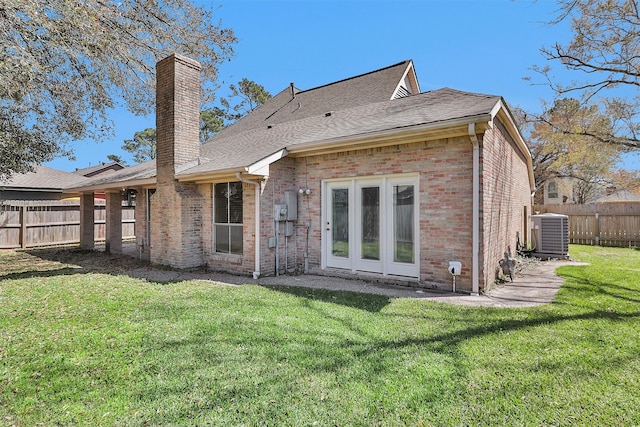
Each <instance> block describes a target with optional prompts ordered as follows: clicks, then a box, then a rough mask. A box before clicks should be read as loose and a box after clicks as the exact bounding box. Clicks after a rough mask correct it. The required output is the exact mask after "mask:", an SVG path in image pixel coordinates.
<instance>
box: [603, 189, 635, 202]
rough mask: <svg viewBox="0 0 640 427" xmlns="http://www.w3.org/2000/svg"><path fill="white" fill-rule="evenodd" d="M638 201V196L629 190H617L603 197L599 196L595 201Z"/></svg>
mask: <svg viewBox="0 0 640 427" xmlns="http://www.w3.org/2000/svg"><path fill="white" fill-rule="evenodd" d="M617 202H640V196H638V195H637V194H636V193H633V192H631V191H629V190H619V191H616V192H615V193H613V194H609V195H608V196H605V197H600V198H598V200H597V203H617Z"/></svg>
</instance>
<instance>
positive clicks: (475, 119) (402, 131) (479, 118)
mask: <svg viewBox="0 0 640 427" xmlns="http://www.w3.org/2000/svg"><path fill="white" fill-rule="evenodd" d="M492 119H493V116H492V115H491V114H489V113H485V114H478V115H475V116H468V117H461V118H456V119H451V120H441V121H436V122H431V123H424V124H421V125H412V126H405V127H398V128H393V129H386V130H382V131H374V132H368V133H363V134H360V135H355V137H356V138H354V135H348V136H341V137H337V138H329V139H323V140H314V141H312V142H308V143H302V144H296V145H291V146H288V147H287V151H288V152H289V154H302V153H305V152H308V151H315V150H318V149H323V150H324V149H331V148H334V147H335V148H342V149H344V147H345V144H348V143H352V145H356V144H359V143H368V142H371V140H372V139H379V140H384V139H389V138H391V137H394V136H397V135H400V136H402V138H403V139H406V137H407V136H411V135H420V134H424V133H427V132H429V131H439V130H444V129H447V128H452V127H456V126H460V127H464V128H466V126H467V125H468V124H469V123H474V124H476V123H487V124H488V123H490V122H491V120H492ZM463 134H466V129H465V131H464V132H463Z"/></svg>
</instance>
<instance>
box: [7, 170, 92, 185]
mask: <svg viewBox="0 0 640 427" xmlns="http://www.w3.org/2000/svg"><path fill="white" fill-rule="evenodd" d="M86 181H87V178H85V177H84V176H81V175H76V174H74V173H71V172H64V171H60V170H57V169H52V168H50V167H47V166H42V165H38V166H36V167H35V172H27V173H23V174H17V175H13V176H12V177H11V178H10V179H9V180H8V181H7V182H6V183H0V187H4V188H7V189H9V188H14V189H17V188H25V189H34V190H41V191H46V190H61V189H64V188H70V187H77V186H79V185H83V184H84V183H85V182H86Z"/></svg>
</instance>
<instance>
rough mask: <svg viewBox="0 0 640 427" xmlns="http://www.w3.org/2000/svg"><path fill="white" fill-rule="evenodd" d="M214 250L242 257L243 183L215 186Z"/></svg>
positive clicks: (226, 183) (225, 183) (227, 183)
mask: <svg viewBox="0 0 640 427" xmlns="http://www.w3.org/2000/svg"><path fill="white" fill-rule="evenodd" d="M213 229H214V250H215V252H218V253H223V254H235V255H242V246H243V239H242V183H241V182H223V183H218V184H214V186H213Z"/></svg>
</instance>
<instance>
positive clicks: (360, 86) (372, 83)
mask: <svg viewBox="0 0 640 427" xmlns="http://www.w3.org/2000/svg"><path fill="white" fill-rule="evenodd" d="M409 67H413V65H412V62H411V61H410V60H406V61H402V62H399V63H397V64H394V65H391V66H389V67H385V68H382V69H379V70H375V71H371V72H369V73H366V74H361V75H359V76H355V77H350V78H348V79H344V80H340V81H337V82H334V83H330V84H327V85H324V86H319V87H316V88H313V89H309V90H303V91H301V90H299V89H295V88H294V89H293V91H294V92H295V97H293V96H292V89H291V88H287V89H285V90H283V91H282V92H280V93H278V94H277V95H276V96H274V97H273V98H271V99H270V100H269V101H267V102H266V103H264V104H263V105H261V106H260V107H258V108H257V109H255V110H254V111H252V112H251V113H250V114H248V115H246V116H245V117H243V118H242V119H240V120H238V121H237V122H235V123H234V124H232V125H231V126H229V127H227V128H226V129H224V130H222V131H221V132H219V133H218V134H216V136H214V137H213V139H217V138H226V137H229V136H231V135H236V134H238V133H241V132H245V131H247V130H250V129H256V128H263V127H266V126H267V125H274V124H278V123H284V122H289V121H292V120H300V119H304V118H307V117H311V116H316V115H319V114H324V113H326V112H328V111H332V110H343V109H346V108H351V107H356V106H361V105H367V104H371V103H374V102H380V101H388V100H390V99H391V98H392V97H393V95H394V91H395V90H396V87H397V86H398V83H399V82H400V81H401V80H402V78H403V76H404V74H405V73H406V72H407V68H409Z"/></svg>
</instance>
